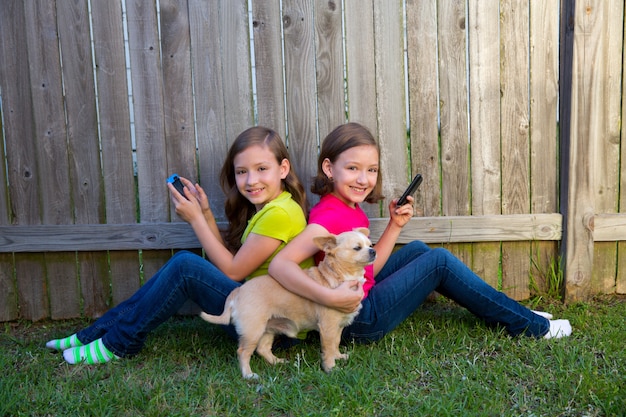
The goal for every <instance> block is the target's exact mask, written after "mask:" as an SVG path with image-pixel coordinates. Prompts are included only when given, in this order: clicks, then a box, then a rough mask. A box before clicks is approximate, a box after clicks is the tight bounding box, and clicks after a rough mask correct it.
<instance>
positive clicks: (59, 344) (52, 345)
mask: <svg viewBox="0 0 626 417" xmlns="http://www.w3.org/2000/svg"><path fill="white" fill-rule="evenodd" d="M77 346H83V343H82V342H81V341H80V340H78V337H77V336H76V333H74V334H73V335H71V336H68V337H66V338H64V339H54V340H50V341H49V342H47V343H46V347H47V348H48V349H52V350H66V349H69V348H73V347H77Z"/></svg>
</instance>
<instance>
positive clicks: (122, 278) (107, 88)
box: [81, 0, 140, 317]
mask: <svg viewBox="0 0 626 417" xmlns="http://www.w3.org/2000/svg"><path fill="white" fill-rule="evenodd" d="M91 14H92V24H93V43H94V45H93V47H94V60H95V63H96V82H97V90H98V110H99V114H98V118H99V122H100V124H99V128H100V144H101V147H102V154H101V155H102V156H101V157H102V170H103V175H102V177H103V182H104V200H105V201H104V204H105V211H106V222H107V223H113V224H115V223H133V222H136V221H137V200H136V198H135V196H136V187H135V178H134V170H133V169H134V168H133V147H132V141H131V127H130V109H129V104H128V96H127V94H124V93H125V92H127V91H128V81H127V79H126V60H125V54H124V27H123V20H122V4H121V0H115V1H99V2H94V3H92V5H91ZM107 173H115V174H114V175H112V174H108V175H107ZM108 257H109V271H110V272H109V277H110V278H109V280H110V286H108V287H110V290H109V288H99V287H96V285H95V283H94V286H93V287H89V286H87V285H84V284H82V285H81V293H82V296H83V299H85V298H88V299H89V298H91V299H93V300H94V303H93V304H94V310H95V311H94V314H93V316H94V317H97V316H99V315H101V314H103V313H104V312H105V310H106V309H107V307H109V306H110V305H111V304H112V305H117V304H119V303H120V302H121V301H123V300H125V299H127V298H128V297H130V295H132V294H133V293H134V292H135V291H136V290H137V289H138V288H139V284H140V277H139V255H138V253H137V252H136V251H132V250H131V251H113V252H109V253H108ZM87 274H88V272H87V271H86V272H85V273H82V272H81V280H82V278H83V277H85V276H88V275H87ZM96 294H99V295H96ZM96 300H98V301H99V300H106V302H107V305H106V306H101V305H100V304H99V303H96V302H95V301H96Z"/></svg>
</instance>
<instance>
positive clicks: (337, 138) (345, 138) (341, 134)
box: [311, 122, 385, 203]
mask: <svg viewBox="0 0 626 417" xmlns="http://www.w3.org/2000/svg"><path fill="white" fill-rule="evenodd" d="M363 145H368V146H374V147H376V150H377V151H378V155H380V148H379V147H378V143H377V142H376V139H374V136H372V134H371V133H370V131H369V130H367V128H366V127H365V126H362V125H360V124H358V123H354V122H352V123H346V124H343V125H339V126H337V127H336V128H335V129H334V130H333V131H332V132H330V133H329V134H328V136H326V138H324V141H323V142H322V149H321V150H320V155H319V157H318V158H317V175H316V176H315V177H313V184H312V185H311V192H312V193H314V194H317V195H319V196H322V197H323V196H325V195H326V194H330V193H332V192H333V190H334V189H335V186H334V184H333V182H332V180H330V178H328V177H327V176H326V174H325V173H324V170H323V169H322V164H323V163H324V160H325V159H326V158H328V160H329V161H330V162H331V163H334V162H335V161H336V160H337V158H339V155H341V154H342V153H343V152H345V151H347V150H348V149H350V148H354V147H355V146H363ZM382 188H383V187H382V175H381V170H380V167H379V170H378V176H377V178H376V185H375V186H374V189H373V190H372V191H371V192H370V193H369V194H368V196H367V197H366V198H365V201H367V202H368V203H377V202H378V201H380V200H382V199H383V198H385V197H384V196H383V195H382Z"/></svg>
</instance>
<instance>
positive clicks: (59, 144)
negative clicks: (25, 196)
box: [17, 2, 80, 320]
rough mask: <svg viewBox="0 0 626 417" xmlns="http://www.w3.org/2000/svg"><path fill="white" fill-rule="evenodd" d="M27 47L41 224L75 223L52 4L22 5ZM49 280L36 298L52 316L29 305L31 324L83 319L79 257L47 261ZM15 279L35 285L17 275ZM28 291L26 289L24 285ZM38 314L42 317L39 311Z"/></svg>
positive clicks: (66, 255)
mask: <svg viewBox="0 0 626 417" xmlns="http://www.w3.org/2000/svg"><path fill="white" fill-rule="evenodd" d="M24 10H25V12H26V26H25V28H26V30H27V42H28V62H29V70H30V71H29V75H30V81H31V84H32V85H35V86H37V88H33V89H32V90H31V94H32V103H33V110H34V111H33V115H34V117H33V119H32V121H31V122H32V123H33V124H34V138H35V144H36V146H35V149H36V155H37V164H38V167H39V170H40V175H39V177H38V178H37V181H38V184H39V198H40V201H41V216H42V217H41V219H42V222H43V223H44V224H66V223H68V220H69V221H70V222H71V221H72V214H71V213H72V205H71V202H72V198H71V195H70V179H69V161H68V158H69V155H68V153H69V150H68V147H67V133H68V132H67V127H66V116H65V112H64V107H65V104H64V97H63V83H62V75H61V55H60V50H59V37H58V34H59V32H58V24H57V12H56V8H55V4H54V3H49V2H32V3H24ZM44 259H45V262H46V266H45V269H44V270H45V271H46V272H45V274H43V275H41V276H40V279H41V280H42V281H43V280H45V279H46V278H47V279H48V282H47V284H44V283H43V282H42V283H41V284H40V286H37V287H38V288H33V291H37V292H38V294H37V298H34V299H35V300H37V299H39V297H41V296H45V297H46V298H49V299H50V311H49V312H48V311H47V310H44V309H45V308H46V306H47V303H46V304H44V303H37V302H34V303H33V304H31V307H32V310H31V311H32V314H33V315H34V316H33V317H30V318H32V319H33V320H36V319H38V318H43V317H47V316H48V314H49V315H50V316H51V317H59V318H62V317H65V316H67V315H73V314H76V315H77V314H79V312H80V293H79V287H78V285H77V284H78V281H77V280H76V279H75V277H76V273H77V271H76V256H75V254H74V253H64V254H62V253H57V254H55V255H51V256H44ZM17 279H18V280H21V279H28V280H31V281H30V282H29V284H35V281H36V280H37V278H35V277H29V278H26V277H24V276H23V275H22V274H21V273H18V275H17ZM21 288H23V289H25V288H26V286H25V285H22V286H21ZM37 310H40V311H37Z"/></svg>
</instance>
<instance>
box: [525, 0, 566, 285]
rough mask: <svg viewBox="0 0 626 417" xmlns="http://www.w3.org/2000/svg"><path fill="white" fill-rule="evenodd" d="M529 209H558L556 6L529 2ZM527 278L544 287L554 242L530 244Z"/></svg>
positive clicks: (555, 258)
mask: <svg viewBox="0 0 626 417" xmlns="http://www.w3.org/2000/svg"><path fill="white" fill-rule="evenodd" d="M529 6H530V68H531V71H530V174H531V175H530V210H531V213H555V212H556V211H557V209H558V204H557V203H558V187H557V185H558V172H559V171H558V169H559V163H558V158H557V151H558V149H557V146H558V137H557V131H556V126H557V106H558V52H559V49H558V42H559V26H558V22H559V20H558V16H559V5H558V3H557V2H530V3H529ZM530 256H531V277H532V279H533V280H534V282H535V284H536V285H537V286H538V289H539V290H545V289H546V279H547V271H549V270H550V267H551V264H552V263H556V264H557V265H558V256H557V245H556V244H555V243H554V242H532V243H531V254H530Z"/></svg>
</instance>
